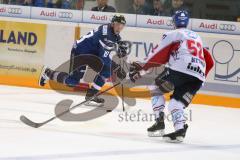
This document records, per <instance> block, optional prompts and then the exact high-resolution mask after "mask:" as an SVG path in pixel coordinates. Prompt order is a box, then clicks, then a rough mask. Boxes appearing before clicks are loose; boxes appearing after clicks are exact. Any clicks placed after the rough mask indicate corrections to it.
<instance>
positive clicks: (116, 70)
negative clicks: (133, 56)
mask: <svg viewBox="0 0 240 160" xmlns="http://www.w3.org/2000/svg"><path fill="white" fill-rule="evenodd" d="M112 72H113V73H116V75H117V77H118V78H119V79H121V80H123V79H125V78H126V76H127V74H126V72H125V71H124V70H123V68H122V67H121V66H120V65H119V64H116V63H115V62H112Z"/></svg>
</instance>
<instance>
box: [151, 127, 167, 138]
mask: <svg viewBox="0 0 240 160" xmlns="http://www.w3.org/2000/svg"><path fill="white" fill-rule="evenodd" d="M164 134H165V132H164V129H163V130H158V131H155V132H148V136H149V137H162V136H163V135H164Z"/></svg>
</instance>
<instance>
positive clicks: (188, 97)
mask: <svg viewBox="0 0 240 160" xmlns="http://www.w3.org/2000/svg"><path fill="white" fill-rule="evenodd" d="M193 97H194V95H193V94H191V93H190V92H186V93H184V94H181V93H177V92H176V93H174V94H173V95H171V98H174V99H176V100H177V101H180V102H182V103H183V104H184V108H186V107H188V106H189V104H190V103H191V102H192V99H193Z"/></svg>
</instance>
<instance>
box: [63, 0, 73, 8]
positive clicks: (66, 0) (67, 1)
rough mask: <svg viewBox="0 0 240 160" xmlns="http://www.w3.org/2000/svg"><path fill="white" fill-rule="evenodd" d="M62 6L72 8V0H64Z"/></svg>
mask: <svg viewBox="0 0 240 160" xmlns="http://www.w3.org/2000/svg"><path fill="white" fill-rule="evenodd" d="M61 8H63V9H71V0H63V1H62V6H61Z"/></svg>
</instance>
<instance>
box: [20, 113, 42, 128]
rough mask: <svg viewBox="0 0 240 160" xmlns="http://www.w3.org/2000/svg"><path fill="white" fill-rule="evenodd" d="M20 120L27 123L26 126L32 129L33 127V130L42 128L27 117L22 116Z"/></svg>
mask: <svg viewBox="0 0 240 160" xmlns="http://www.w3.org/2000/svg"><path fill="white" fill-rule="evenodd" d="M20 120H21V121H22V122H23V123H25V124H26V125H28V126H30V127H33V128H39V127H41V126H42V124H41V123H35V122H33V121H31V120H30V119H28V118H27V117H25V116H23V115H22V116H20Z"/></svg>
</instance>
